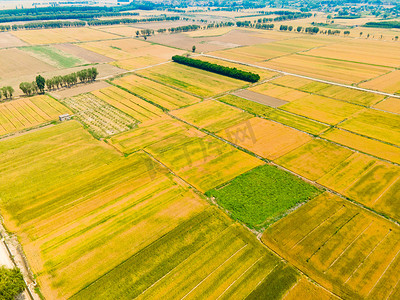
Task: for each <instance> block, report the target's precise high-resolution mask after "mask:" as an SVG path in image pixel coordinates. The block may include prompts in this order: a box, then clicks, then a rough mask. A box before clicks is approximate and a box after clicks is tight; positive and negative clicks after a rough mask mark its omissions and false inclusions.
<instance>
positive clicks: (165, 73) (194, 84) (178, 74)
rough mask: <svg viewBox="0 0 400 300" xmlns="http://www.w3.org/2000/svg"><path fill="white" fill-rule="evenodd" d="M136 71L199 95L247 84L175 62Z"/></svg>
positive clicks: (208, 94)
mask: <svg viewBox="0 0 400 300" xmlns="http://www.w3.org/2000/svg"><path fill="white" fill-rule="evenodd" d="M137 73H138V74H139V75H141V76H144V77H148V78H150V79H153V80H156V81H159V82H161V83H164V84H167V85H170V86H173V87H176V88H179V89H182V90H183V91H186V92H189V93H192V94H195V95H197V96H200V97H210V96H215V95H217V94H220V93H222V92H225V91H229V90H232V89H237V88H239V87H241V86H244V85H246V84H247V83H246V82H244V81H241V80H237V79H233V78H229V77H225V76H222V75H218V74H214V73H210V72H207V71H203V70H198V69H193V68H191V67H188V66H183V65H180V64H176V63H169V64H165V65H162V66H156V67H153V68H150V69H145V70H140V71H138V72H137Z"/></svg>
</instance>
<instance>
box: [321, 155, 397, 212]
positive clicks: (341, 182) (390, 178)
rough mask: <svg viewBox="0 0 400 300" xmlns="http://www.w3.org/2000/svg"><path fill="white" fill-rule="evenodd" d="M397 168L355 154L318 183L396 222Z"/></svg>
mask: <svg viewBox="0 0 400 300" xmlns="http://www.w3.org/2000/svg"><path fill="white" fill-rule="evenodd" d="M399 179H400V168H399V167H397V166H394V165H391V164H389V163H386V162H383V161H380V160H378V159H375V158H372V157H370V156H367V155H364V154H361V153H354V154H353V155H351V156H350V157H349V158H347V159H346V160H344V161H343V162H341V163H340V164H338V166H337V167H336V168H334V169H332V170H331V171H330V172H329V173H327V174H326V175H325V176H323V177H322V178H320V179H319V180H318V182H319V183H321V184H323V185H325V186H327V187H329V188H331V189H333V190H335V191H337V192H339V193H341V194H343V195H345V196H348V197H350V198H352V199H353V200H355V201H358V202H360V203H362V204H364V205H366V206H368V207H370V208H373V209H375V210H377V211H379V212H381V213H384V214H386V215H388V216H390V217H392V218H394V219H397V220H399V219H400V214H399V202H398V201H397V199H398V198H396V197H398V196H397V195H396V193H398V188H399V184H400V181H399Z"/></svg>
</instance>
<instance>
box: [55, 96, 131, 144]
mask: <svg viewBox="0 0 400 300" xmlns="http://www.w3.org/2000/svg"><path fill="white" fill-rule="evenodd" d="M61 102H62V103H64V104H65V105H67V106H68V107H70V108H71V109H72V110H73V111H74V113H75V117H76V118H77V119H78V120H80V121H81V122H82V123H83V124H85V125H86V126H88V127H89V130H90V132H92V134H93V135H95V136H96V137H107V136H110V135H113V134H117V133H119V132H122V131H126V130H129V129H131V128H133V127H134V126H135V125H136V123H137V120H136V119H134V118H132V117H130V116H129V115H127V114H125V113H123V112H121V111H119V110H118V109H116V108H115V107H113V106H111V105H109V104H107V102H104V101H102V100H100V99H99V98H97V97H95V96H94V95H92V94H81V95H78V96H75V97H72V98H64V99H63V100H61Z"/></svg>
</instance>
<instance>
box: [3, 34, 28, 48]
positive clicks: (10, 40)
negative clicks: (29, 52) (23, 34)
mask: <svg viewBox="0 0 400 300" xmlns="http://www.w3.org/2000/svg"><path fill="white" fill-rule="evenodd" d="M19 46H26V43H24V42H23V41H21V40H20V39H19V38H17V37H16V36H13V35H12V34H10V33H8V32H1V33H0V48H9V47H19Z"/></svg>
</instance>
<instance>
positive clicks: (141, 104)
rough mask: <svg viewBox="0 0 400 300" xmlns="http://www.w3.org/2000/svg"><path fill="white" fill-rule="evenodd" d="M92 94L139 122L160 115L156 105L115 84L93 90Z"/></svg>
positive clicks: (160, 112) (160, 111)
mask: <svg viewBox="0 0 400 300" xmlns="http://www.w3.org/2000/svg"><path fill="white" fill-rule="evenodd" d="M92 94H93V95H94V96H96V97H98V98H99V99H101V100H103V101H105V102H107V103H108V104H110V105H112V106H114V107H116V108H118V109H119V110H121V111H123V112H124V113H126V114H128V115H130V116H132V117H133V118H135V119H136V120H138V121H140V122H144V121H148V120H152V119H154V118H159V117H161V116H162V110H161V109H159V108H158V107H156V106H154V105H152V104H150V103H148V102H146V101H144V100H142V99H140V98H138V97H136V96H134V95H132V94H131V93H128V92H125V91H124V90H121V89H120V88H117V87H115V86H111V87H108V88H104V89H101V90H98V91H93V92H92Z"/></svg>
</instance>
